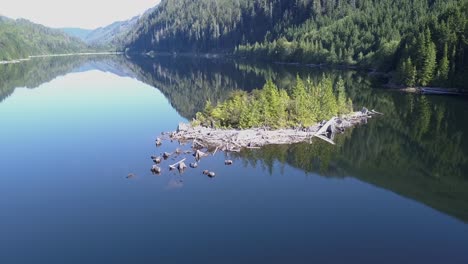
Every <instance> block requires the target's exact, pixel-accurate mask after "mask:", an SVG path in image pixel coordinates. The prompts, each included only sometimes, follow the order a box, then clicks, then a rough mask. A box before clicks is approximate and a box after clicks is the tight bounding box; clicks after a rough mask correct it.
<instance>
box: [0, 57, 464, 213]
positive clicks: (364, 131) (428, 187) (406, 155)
mask: <svg viewBox="0 0 468 264" xmlns="http://www.w3.org/2000/svg"><path fill="white" fill-rule="evenodd" d="M0 69H1V71H0V100H2V99H4V98H5V97H6V96H8V95H9V94H11V93H12V92H13V90H14V89H15V88H16V87H29V88H33V87H37V86H39V85H40V84H42V83H44V82H48V81H50V80H52V79H53V78H55V77H57V76H59V75H64V74H66V73H68V72H72V71H86V70H90V69H99V70H102V71H107V72H112V73H114V74H117V75H119V76H129V77H132V78H136V79H138V80H140V81H142V82H145V83H147V84H149V85H151V86H154V87H156V88H157V89H159V90H160V91H162V93H163V94H164V95H165V96H166V97H167V98H168V100H169V101H170V102H171V104H172V106H173V107H174V108H175V109H176V110H177V111H178V112H179V113H180V114H181V115H182V116H184V117H185V118H191V117H193V116H194V115H195V113H196V112H197V111H199V110H201V109H202V108H203V107H204V105H205V102H206V101H207V100H208V99H209V100H211V101H212V102H216V101H219V100H223V99H224V98H225V97H226V96H227V95H228V94H229V92H230V91H232V90H233V89H240V88H242V89H246V90H251V89H254V88H258V87H261V86H262V85H263V83H264V81H265V79H266V78H271V79H273V80H274V81H275V83H276V84H277V85H278V86H279V87H280V88H288V87H290V86H291V84H293V83H294V81H295V78H296V74H299V75H301V77H303V78H304V79H307V77H310V79H311V80H312V81H316V80H319V79H320V78H321V76H322V74H323V73H324V72H323V71H320V69H310V68H306V67H297V66H286V65H250V64H245V63H236V62H232V61H225V60H209V59H190V58H172V57H169V56H168V57H161V58H159V57H158V58H155V59H148V58H147V59H131V60H128V59H126V58H125V57H123V56H97V57H64V58H44V59H37V60H31V61H28V62H25V63H19V64H12V65H2V66H0ZM326 74H328V75H330V76H331V77H332V78H337V77H338V76H339V75H341V76H342V78H343V79H344V80H345V82H346V87H349V89H348V90H347V94H348V95H349V96H350V97H351V98H352V99H353V102H354V105H355V107H356V108H358V107H360V106H363V105H365V106H368V107H369V108H371V109H372V108H375V109H376V110H378V111H379V112H383V113H385V116H384V117H382V118H379V120H378V121H372V120H371V121H370V122H369V123H368V124H367V125H366V126H363V127H360V128H356V129H352V130H349V131H347V132H346V133H345V134H344V135H340V136H338V137H336V138H335V141H336V142H337V145H338V146H331V145H328V144H327V143H322V142H320V141H317V142H315V143H314V144H296V145H289V146H268V147H265V148H263V149H261V150H257V151H250V152H245V153H242V154H241V158H242V159H244V160H245V162H246V163H251V164H255V163H260V164H263V165H264V166H266V167H267V168H270V169H272V164H273V162H275V161H279V162H281V163H284V164H289V165H291V166H294V167H297V168H300V169H302V170H304V171H306V172H311V173H318V174H320V175H323V176H333V177H344V176H348V177H355V178H357V179H360V180H362V181H365V182H369V183H371V184H374V185H376V186H379V187H382V188H385V189H387V190H390V191H393V192H395V193H398V194H400V195H402V196H405V197H409V198H411V199H414V200H417V201H419V202H421V203H424V204H427V205H428V206H431V207H433V208H435V209H437V210H440V211H442V212H445V213H447V214H450V215H453V216H455V217H457V218H459V219H461V220H463V221H468V191H467V190H468V175H467V172H468V153H467V151H468V141H467V140H466V139H464V138H463V133H464V132H466V131H468V128H467V126H468V124H467V123H466V122H460V120H465V119H466V116H467V115H468V112H467V110H466V109H465V108H466V101H463V99H460V98H447V97H422V96H418V95H411V94H399V93H391V92H385V91H380V90H376V89H373V87H374V85H373V82H372V80H370V79H369V78H367V77H366V75H362V74H359V73H357V72H353V71H349V72H343V71H332V72H327V73H326ZM176 186H178V185H176Z"/></svg>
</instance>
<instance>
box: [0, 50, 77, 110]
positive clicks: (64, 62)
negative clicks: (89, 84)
mask: <svg viewBox="0 0 468 264" xmlns="http://www.w3.org/2000/svg"><path fill="white" fill-rule="evenodd" d="M81 63H83V61H82V60H79V59H77V58H73V59H72V58H71V57H54V58H40V59H31V60H29V61H24V62H21V63H15V64H4V65H0V102H1V101H3V100H4V99H5V98H6V97H8V96H9V95H11V94H12V93H13V91H14V90H15V88H17V87H27V88H35V87H37V86H39V85H41V84H43V83H45V82H49V81H51V80H52V79H54V78H56V77H57V76H60V75H65V74H67V73H68V72H70V71H71V70H72V69H74V68H75V67H76V66H78V65H80V64H81Z"/></svg>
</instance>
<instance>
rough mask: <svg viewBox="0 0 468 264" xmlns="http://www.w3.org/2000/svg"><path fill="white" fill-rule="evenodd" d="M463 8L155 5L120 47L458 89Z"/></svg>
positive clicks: (315, 0) (356, 3)
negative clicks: (304, 66) (325, 68)
mask: <svg viewBox="0 0 468 264" xmlns="http://www.w3.org/2000/svg"><path fill="white" fill-rule="evenodd" d="M181 7H183V8H181ZM467 10H468V3H467V1H463V0H410V1H408V0H234V1H231V0H199V1H193V0H171V1H168V0H162V1H161V3H160V4H159V5H158V6H157V7H156V8H155V9H154V10H153V11H152V12H151V13H149V14H148V15H147V17H146V18H145V19H141V20H140V21H139V22H138V23H137V25H136V26H135V28H134V29H133V30H131V31H130V32H129V33H128V35H127V36H126V41H127V42H126V44H125V47H126V48H128V51H130V52H132V51H133V52H149V51H156V52H158V51H160V52H162V51H164V52H223V53H232V54H235V55H236V56H239V57H249V58H252V57H253V58H259V59H268V60H274V61H283V62H301V63H314V64H320V63H327V64H345V65H357V66H361V67H366V68H376V69H378V70H381V71H394V72H395V73H398V74H395V78H394V80H393V81H395V82H398V83H404V84H406V85H442V86H463V85H464V83H466V78H467V77H466V76H468V70H467V63H466V61H467V60H468V55H467V53H466V52H465V50H466V47H467V45H468V43H467V39H468V33H467V31H468V29H467V24H468V23H467V14H468V11H467ZM423 36H424V37H423ZM422 53H424V56H422V57H421V56H420V55H421V54H422Z"/></svg>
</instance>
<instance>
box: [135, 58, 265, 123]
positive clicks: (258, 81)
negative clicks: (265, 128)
mask: <svg viewBox="0 0 468 264" xmlns="http://www.w3.org/2000/svg"><path fill="white" fill-rule="evenodd" d="M129 67H132V70H133V71H134V72H135V74H136V76H137V78H138V79H139V80H141V81H143V82H145V83H147V84H150V85H152V86H154V87H156V88H158V89H159V90H160V91H161V92H162V93H163V94H164V95H165V96H166V97H167V98H168V99H169V101H170V102H171V104H172V106H173V107H174V108H175V109H176V110H177V111H178V112H179V114H181V115H182V116H183V117H185V118H188V119H190V118H192V117H194V116H195V114H196V113H197V112H198V111H200V110H202V109H203V108H204V107H205V104H206V101H207V100H210V101H212V102H218V101H222V100H224V99H225V98H226V97H227V96H228V95H229V93H230V92H231V91H233V90H235V89H246V90H251V89H253V88H258V87H261V86H263V84H264V79H263V78H262V77H261V76H257V75H256V74H254V73H248V72H244V71H241V70H239V69H237V68H236V67H235V64H234V63H231V62H228V61H225V60H210V59H203V58H187V57H185V58H173V57H170V56H161V57H158V58H157V59H154V60H152V59H142V58H138V59H132V64H130V65H129Z"/></svg>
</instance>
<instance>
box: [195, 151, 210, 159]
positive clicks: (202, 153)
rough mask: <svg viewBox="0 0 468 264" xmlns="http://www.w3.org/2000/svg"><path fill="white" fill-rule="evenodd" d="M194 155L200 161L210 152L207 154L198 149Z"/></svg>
mask: <svg viewBox="0 0 468 264" xmlns="http://www.w3.org/2000/svg"><path fill="white" fill-rule="evenodd" d="M193 156H194V157H195V159H196V160H197V161H199V160H200V159H201V158H202V157H206V156H208V154H206V153H204V152H202V151H200V150H197V151H196V152H195V153H194V154H193Z"/></svg>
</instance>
